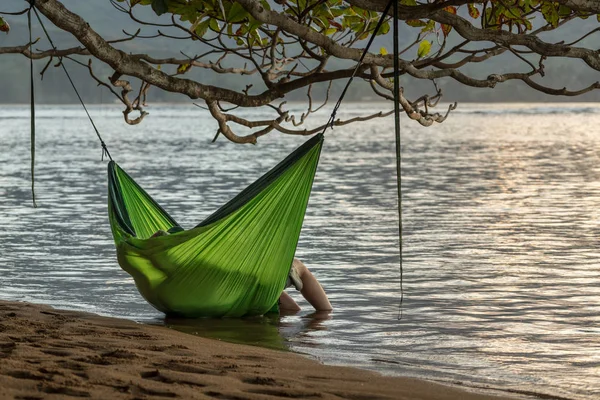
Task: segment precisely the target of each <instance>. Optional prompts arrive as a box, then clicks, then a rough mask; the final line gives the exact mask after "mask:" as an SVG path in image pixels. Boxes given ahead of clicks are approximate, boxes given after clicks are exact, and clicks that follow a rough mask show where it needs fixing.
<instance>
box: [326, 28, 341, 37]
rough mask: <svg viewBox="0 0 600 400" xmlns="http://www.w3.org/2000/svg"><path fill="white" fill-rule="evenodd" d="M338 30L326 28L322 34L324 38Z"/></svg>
mask: <svg viewBox="0 0 600 400" xmlns="http://www.w3.org/2000/svg"><path fill="white" fill-rule="evenodd" d="M337 31H338V30H337V29H336V28H328V29H325V31H324V32H323V33H324V34H325V36H331V35H333V34H334V33H336V32H337Z"/></svg>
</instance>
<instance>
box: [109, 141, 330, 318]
mask: <svg viewBox="0 0 600 400" xmlns="http://www.w3.org/2000/svg"><path fill="white" fill-rule="evenodd" d="M322 143H323V136H322V135H317V136H315V137H313V138H311V139H310V140H308V141H307V142H306V143H304V144H303V145H302V146H300V147H299V148H298V149H296V150H295V151H294V152H293V153H292V154H290V155H289V156H288V157H287V158H286V159H284V160H283V161H282V162H280V163H279V164H278V165H277V166H275V167H274V168H273V169H271V170H270V171H269V172H267V173H266V174H265V175H263V176H262V177H261V178H260V179H258V180H257V181H256V182H254V183H253V184H252V185H250V186H249V187H248V188H246V189H245V190H244V191H242V192H241V193H240V194H239V195H237V196H236V197H234V198H233V199H232V200H231V201H229V202H228V203H227V204H225V205H224V206H223V207H221V208H220V209H219V210H217V211H216V212H215V213H214V214H212V215H211V216H209V217H208V218H207V219H206V220H204V221H203V222H201V223H200V224H198V225H197V226H196V227H194V228H192V229H189V230H182V229H180V226H179V224H177V222H175V220H174V219H173V218H172V217H171V216H169V214H168V213H167V212H166V211H165V210H164V209H163V208H161V207H160V205H158V203H156V202H155V201H154V200H153V199H152V198H151V197H150V195H148V194H147V193H146V192H145V191H144V190H143V189H142V188H141V187H140V186H139V185H138V184H137V183H136V182H135V181H134V180H133V179H132V178H131V177H130V176H129V175H128V174H127V173H126V172H125V171H124V170H123V169H121V168H120V167H119V166H118V165H117V164H116V163H115V162H112V161H111V162H110V163H109V166H108V181H109V183H108V187H109V197H108V198H109V219H110V224H111V228H112V232H113V237H114V239H115V244H116V248H117V258H118V261H119V264H120V265H121V267H122V268H123V269H124V270H125V271H127V272H128V273H129V274H130V275H131V276H132V277H133V278H134V280H135V283H136V285H137V287H138V289H139V291H140V293H141V294H142V296H143V297H144V298H145V299H146V300H147V301H148V302H149V303H150V304H152V305H153V306H154V307H156V308H157V309H158V310H160V311H162V312H164V313H166V314H169V315H178V316H183V317H240V316H245V315H262V314H265V313H267V312H268V311H270V310H272V309H273V308H274V307H276V304H277V300H278V298H279V295H280V294H281V291H282V290H283V289H284V286H285V283H286V280H287V276H288V273H289V270H290V268H291V265H292V261H293V258H294V253H295V252H296V246H297V244H298V239H299V237H300V231H301V228H302V223H303V220H304V215H305V212H306V207H307V204H308V199H309V197H310V192H311V189H312V184H313V180H314V176H315V172H316V169H317V164H318V161H319V156H320V152H321V147H322ZM173 228H175V229H173ZM158 230H163V231H169V230H170V231H171V232H175V233H172V234H170V235H166V236H158V237H152V235H154V233H156V232H157V231H158Z"/></svg>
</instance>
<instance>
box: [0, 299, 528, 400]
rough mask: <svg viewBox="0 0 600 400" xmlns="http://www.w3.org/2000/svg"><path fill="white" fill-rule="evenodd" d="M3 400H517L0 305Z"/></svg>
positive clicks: (125, 324)
mask: <svg viewBox="0 0 600 400" xmlns="http://www.w3.org/2000/svg"><path fill="white" fill-rule="evenodd" d="M0 360H1V361H0V387H2V389H3V391H2V392H1V393H0V398H2V399H3V398H11V399H25V398H27V399H34V398H35V399H46V398H48V399H58V398H67V397H88V398H97V399H107V398H111V399H132V398H159V397H163V398H167V397H168V398H183V399H235V400H245V399H247V400H252V399H276V398H288V399H289V398H315V399H316V398H318V399H351V400H367V399H382V400H383V399H423V400H428V399H431V400H434V399H441V400H450V399H461V400H463V399H464V400H498V399H515V398H518V397H516V395H513V394H510V393H502V392H500V393H494V394H486V393H481V392H475V391H472V390H467V389H466V388H464V389H463V388H460V387H454V386H447V385H443V384H440V383H436V382H431V381H426V380H420V379H414V378H403V377H390V376H383V375H380V374H378V373H376V372H372V371H366V370H361V369H356V368H352V367H342V366H329V365H323V364H321V363H319V362H318V361H316V360H314V359H310V358H307V357H305V356H302V355H299V354H296V353H292V352H284V351H278V350H271V349H266V348H261V347H255V346H250V345H243V344H234V343H229V342H223V341H219V340H216V339H206V338H202V337H199V336H194V335H189V334H186V333H182V332H178V331H175V330H172V329H169V328H166V327H162V326H155V325H147V324H139V323H136V322H134V321H130V320H124V319H117V318H110V317H102V316H98V315H96V314H90V313H84V312H77V311H63V310H57V309H54V308H52V307H50V306H46V305H38V304H31V303H23V302H11V301H1V300H0Z"/></svg>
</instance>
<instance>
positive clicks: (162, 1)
mask: <svg viewBox="0 0 600 400" xmlns="http://www.w3.org/2000/svg"><path fill="white" fill-rule="evenodd" d="M152 9H153V10H154V12H155V13H156V15H163V14H164V13H166V12H167V11H169V0H153V1H152Z"/></svg>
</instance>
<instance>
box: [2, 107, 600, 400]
mask: <svg viewBox="0 0 600 400" xmlns="http://www.w3.org/2000/svg"><path fill="white" fill-rule="evenodd" d="M369 107H370V108H372V109H373V110H376V109H378V107H380V105H377V104H369V105H368V106H365V105H360V106H359V105H352V104H350V105H346V106H345V112H346V116H355V115H359V114H361V113H363V112H368V111H369V110H368V109H367V108H369ZM599 111H600V107H598V106H596V105H593V104H571V105H562V104H550V105H548V104H539V105H520V104H517V105H515V104H512V105H490V106H478V107H474V106H469V105H462V106H461V108H459V109H458V110H457V112H455V113H454V115H453V116H452V117H451V118H449V120H448V121H447V122H446V123H444V124H442V125H440V126H438V127H435V128H430V129H422V128H420V127H418V126H416V124H414V123H408V122H406V121H404V125H403V193H404V198H403V207H404V227H405V235H404V248H405V255H404V267H405V286H404V287H405V302H404V307H403V318H402V320H400V321H399V320H398V319H397V316H398V311H399V308H398V299H399V294H400V292H399V280H398V277H399V274H398V264H397V257H398V256H397V246H398V237H397V231H396V230H397V222H396V215H397V214H396V200H395V161H394V150H393V140H394V139H393V138H394V136H393V132H392V129H393V121H392V120H391V119H389V120H379V121H371V122H367V123H363V124H356V125H353V126H349V127H344V128H336V129H334V130H333V131H332V132H331V133H330V134H329V135H328V137H327V139H326V144H325V147H324V150H323V155H322V159H321V163H320V165H319V171H318V173H317V178H316V181H315V186H314V191H313V196H312V198H311V201H310V204H309V209H308V214H307V218H306V220H305V226H304V230H303V234H302V238H301V241H300V244H299V248H298V256H299V257H300V258H301V259H303V260H304V261H305V262H306V263H307V264H308V265H309V267H310V268H311V270H313V271H314V272H315V274H316V275H317V276H318V278H319V280H320V281H321V282H322V283H323V285H324V286H325V288H326V290H327V292H328V294H329V295H330V298H331V301H332V303H333V305H334V307H335V309H336V310H335V312H334V314H333V315H332V316H331V318H329V319H327V318H323V317H322V316H315V315H313V314H311V311H310V310H309V307H305V311H303V312H302V313H300V314H299V315H295V316H283V317H282V318H275V319H273V318H258V319H256V318H255V319H248V320H241V321H239V320H219V321H214V320H200V321H177V320H167V321H165V320H164V318H163V316H162V315H161V314H160V313H158V312H157V311H155V310H154V309H152V308H151V307H150V306H149V305H147V304H146V303H145V302H144V300H143V299H142V298H141V297H140V295H139V294H138V292H137V290H136V289H135V286H134V285H133V282H132V280H131V279H130V278H129V276H128V275H127V274H126V273H125V272H123V271H121V269H120V268H119V267H118V265H117V263H116V258H115V251H114V247H113V243H112V239H111V235H110V231H109V226H108V221H107V213H106V170H105V164H106V163H105V162H101V161H100V148H99V146H98V143H97V142H96V138H95V136H94V134H93V133H92V131H91V130H90V128H89V126H88V123H87V122H86V120H85V118H84V114H83V113H82V111H81V110H80V109H79V108H78V107H70V106H69V107H54V106H46V107H40V110H39V112H38V114H39V118H38V145H37V150H38V152H37V179H36V184H37V197H38V204H39V208H38V209H33V208H32V207H31V201H30V192H29V186H30V182H29V170H28V164H29V154H28V149H29V144H28V140H29V133H28V111H27V108H26V107H23V106H2V108H0V124H1V125H0V127H1V128H0V146H1V150H0V225H1V226H2V229H1V230H0V276H1V277H2V278H1V281H0V297H1V298H3V299H18V300H25V301H33V302H43V303H48V304H51V305H53V306H56V307H62V308H69V309H78V310H85V311H91V312H96V313H100V314H104V315H111V316H117V317H125V318H131V319H135V320H138V321H144V322H150V323H159V324H162V323H165V324H167V325H168V326H171V327H174V328H176V329H180V330H183V331H186V332H189V333H196V334H200V335H203V336H209V337H217V338H221V339H226V340H232V341H236V342H245V343H251V344H257V345H262V346H267V347H274V348H290V349H292V350H294V351H300V352H303V353H308V354H311V355H313V356H315V357H317V358H318V359H320V360H322V361H324V362H327V363H338V364H351V365H355V366H360V367H364V368H373V369H378V370H381V371H383V372H385V373H392V374H401V375H410V376H426V377H429V378H433V379H440V380H445V381H452V382H456V381H461V382H464V383H466V384H473V385H479V386H481V385H490V386H493V387H502V388H507V389H516V390H534V391H536V392H540V393H549V394H554V395H559V396H564V397H570V398H582V399H592V398H597V397H598V396H599V395H600V384H599V383H598V382H599V381H600V380H599V379H598V378H599V375H600V305H599V303H600V263H599V261H598V260H599V259H600V258H599V256H600V249H599V246H598V245H597V243H598V236H599V235H598V234H599V233H600V224H599V221H600V218H599V217H600V215H599V214H600V209H599V207H598V204H600V202H599V200H600V179H599V178H600V163H599V162H598V161H599V157H598V155H599V154H600V153H599V152H600V134H598V132H597V131H596V130H595V129H594V128H595V127H596V126H599V123H600V117H599V116H598V115H600V114H599ZM92 112H93V115H94V117H95V119H96V121H97V124H98V125H99V126H100V127H102V128H101V130H102V132H103V135H104V137H105V140H106V142H107V143H108V145H109V148H110V150H111V153H112V154H113V156H115V158H116V160H117V162H119V163H120V165H121V166H122V167H123V168H125V169H126V170H127V171H128V172H129V173H130V174H131V175H132V176H133V177H134V178H135V179H136V180H137V181H138V182H139V183H140V184H141V185H142V186H143V187H145V188H146V189H147V190H148V191H149V192H150V193H151V194H152V195H153V196H154V197H155V198H156V199H157V200H158V201H159V203H161V204H162V205H163V206H164V207H165V208H166V209H167V210H168V211H169V212H170V213H171V214H172V215H173V216H174V217H175V219H176V220H178V221H179V222H180V223H181V224H182V225H184V226H187V227H191V226H193V225H194V224H195V223H197V222H199V221H201V220H202V219H203V218H204V217H206V216H208V215H209V214H210V213H211V212H212V211H214V210H215V209H216V208H218V207H219V206H220V205H222V204H223V203H224V202H225V201H227V200H228V199H229V198H231V197H232V196H233V195H234V194H236V193H237V192H238V191H239V190H241V189H242V188H244V187H245V186H246V185H248V184H249V183H250V182H251V181H253V180H254V179H255V178H257V177H258V176H259V175H260V173H262V172H264V171H266V170H267V169H268V168H269V167H271V166H272V165H274V164H275V163H276V162H277V161H278V160H279V159H281V158H283V157H285V156H286V155H287V154H289V153H290V152H291V151H292V149H293V148H295V147H296V146H297V145H298V144H300V143H301V142H302V141H303V139H302V138H292V137H285V136H279V135H274V134H273V135H271V136H267V137H265V138H264V139H263V140H262V141H261V143H260V145H259V146H245V147H240V146H236V145H233V144H230V143H226V142H225V141H224V140H220V141H219V142H217V143H216V144H210V139H211V138H212V136H213V133H214V123H213V121H211V120H210V118H209V117H207V116H206V115H204V114H203V113H202V112H201V111H199V110H198V109H196V108H194V107H188V106H160V107H159V106H157V107H156V110H153V111H152V115H151V116H150V117H149V118H148V119H147V120H146V121H145V122H144V123H143V124H142V125H140V126H137V127H126V126H125V125H124V124H123V123H122V122H121V119H120V118H119V117H118V116H119V111H118V110H116V109H113V108H111V107H92ZM256 117H257V118H261V116H260V115H259V113H257V114H256ZM317 118H321V119H325V118H326V113H322V114H321V115H320V116H318V117H317ZM316 122H317V121H315V123H316ZM292 294H293V293H292Z"/></svg>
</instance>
